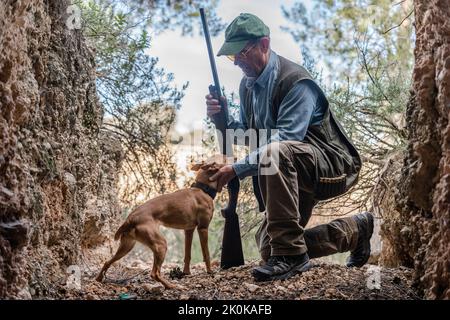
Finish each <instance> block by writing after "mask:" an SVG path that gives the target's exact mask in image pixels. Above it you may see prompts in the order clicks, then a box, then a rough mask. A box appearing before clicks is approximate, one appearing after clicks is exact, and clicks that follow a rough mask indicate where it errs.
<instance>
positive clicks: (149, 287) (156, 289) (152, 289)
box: [142, 283, 164, 293]
mask: <svg viewBox="0 0 450 320" xmlns="http://www.w3.org/2000/svg"><path fill="white" fill-rule="evenodd" d="M142 288H143V289H144V290H145V291H147V292H148V293H161V292H162V291H163V289H164V287H163V286H162V285H160V284H151V283H144V284H143V285H142Z"/></svg>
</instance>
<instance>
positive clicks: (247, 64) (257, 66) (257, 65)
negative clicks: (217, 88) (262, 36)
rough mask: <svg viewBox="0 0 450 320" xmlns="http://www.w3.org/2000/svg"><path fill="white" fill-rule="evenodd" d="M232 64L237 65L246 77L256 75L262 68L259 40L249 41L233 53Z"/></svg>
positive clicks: (262, 61) (262, 55) (262, 57)
mask: <svg viewBox="0 0 450 320" xmlns="http://www.w3.org/2000/svg"><path fill="white" fill-rule="evenodd" d="M232 59H233V60H234V64H235V65H237V66H238V67H239V68H241V70H242V71H243V72H244V74H245V75H246V76H247V77H252V78H255V77H258V76H259V75H260V74H261V72H262V70H264V67H265V62H264V54H263V52H262V51H261V48H260V46H259V42H256V43H255V42H253V43H249V44H248V45H247V46H245V48H244V49H243V50H242V51H241V52H239V53H238V54H236V55H234V56H233V58H232Z"/></svg>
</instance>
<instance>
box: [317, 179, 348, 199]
mask: <svg viewBox="0 0 450 320" xmlns="http://www.w3.org/2000/svg"><path fill="white" fill-rule="evenodd" d="M346 182H347V175H346V174H343V175H341V176H339V177H335V178H327V177H320V178H319V182H318V183H317V186H316V191H315V195H314V196H315V198H316V199H317V200H327V199H330V198H334V197H337V196H339V195H341V194H343V193H345V191H346V186H347V184H346Z"/></svg>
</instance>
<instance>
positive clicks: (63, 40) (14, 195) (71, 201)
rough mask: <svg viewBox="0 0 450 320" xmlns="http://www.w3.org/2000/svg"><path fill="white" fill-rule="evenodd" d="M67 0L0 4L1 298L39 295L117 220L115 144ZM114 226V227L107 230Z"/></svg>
mask: <svg viewBox="0 0 450 320" xmlns="http://www.w3.org/2000/svg"><path fill="white" fill-rule="evenodd" d="M69 4H70V3H69V1H66V0H63V1H62V0H58V1H54V0H2V1H1V2H0V99H1V100H0V104H1V109H0V298H2V297H9V298H27V297H28V298H29V297H30V293H31V295H37V296H39V295H45V294H46V293H47V292H48V291H49V290H51V284H52V283H61V282H63V283H64V281H65V279H66V277H67V275H66V270H67V268H68V267H69V266H70V265H77V264H81V263H83V257H85V256H88V255H89V251H90V250H91V249H93V248H95V247H97V246H98V245H100V244H102V243H103V242H104V241H105V240H106V239H107V238H106V236H105V235H109V234H111V233H112V231H110V229H111V227H112V222H113V221H117V220H120V219H118V214H119V206H118V201H117V198H116V192H115V184H116V178H117V175H116V172H118V168H119V166H120V161H121V157H122V155H121V149H120V147H118V146H117V144H115V143H114V141H111V140H109V139H108V138H107V137H104V136H102V134H101V132H100V125H101V120H102V111H101V107H100V105H99V103H98V99H97V96H96V86H95V65H94V58H93V54H92V52H90V51H89V49H88V48H87V47H86V45H85V43H84V40H83V37H82V35H81V31H80V30H70V29H69V28H68V27H67V26H66V20H67V18H68V14H67V13H66V12H67V7H68V5H69ZM114 227H115V226H114Z"/></svg>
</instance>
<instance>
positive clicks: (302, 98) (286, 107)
mask: <svg viewBox="0 0 450 320" xmlns="http://www.w3.org/2000/svg"><path fill="white" fill-rule="evenodd" d="M279 69H280V62H279V59H278V56H277V54H276V53H275V52H274V51H271V52H270V57H269V62H268V63H267V65H266V67H265V69H264V70H263V72H262V73H261V74H260V75H259V77H258V78H247V83H246V86H247V88H252V89H253V90H252V92H253V97H252V98H253V99H252V102H253V103H252V107H253V110H251V111H250V113H252V114H253V115H254V119H255V126H256V128H257V129H267V140H266V142H267V143H271V142H274V141H285V140H294V141H302V140H303V139H304V137H305V135H306V131H307V129H308V127H309V126H310V125H313V124H318V123H320V122H321V121H322V119H323V115H324V112H325V108H326V107H325V106H323V105H321V104H320V102H319V100H318V97H319V93H318V91H317V88H315V87H314V86H312V85H311V84H310V83H309V82H308V81H300V82H298V83H296V84H295V85H294V86H293V88H292V89H291V90H290V91H289V92H288V94H287V95H286V96H285V97H284V99H283V101H282V102H281V104H280V107H279V111H278V118H277V119H274V118H273V115H272V109H271V106H270V104H271V101H272V93H273V89H274V86H275V82H276V77H277V75H278V71H279ZM240 100H241V105H240V111H239V121H236V120H235V119H234V118H233V117H232V116H230V118H229V121H228V128H230V129H242V130H244V131H245V130H247V129H248V128H249V125H248V123H249V122H248V121H249V119H247V118H246V114H247V113H246V112H245V109H244V105H243V97H240ZM271 129H276V130H277V131H276V133H275V134H273V135H271ZM263 145H264V142H263V141H262V143H261V146H260V148H258V149H256V150H254V151H253V152H251V153H250V154H249V155H247V156H246V157H245V158H244V159H241V160H239V161H237V162H236V163H234V164H233V169H234V171H235V172H236V174H237V176H238V177H239V178H240V179H243V178H245V177H247V176H255V175H257V174H258V164H257V161H256V160H257V155H258V154H259V153H260V151H261V150H260V149H261V147H262V146H263Z"/></svg>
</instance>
